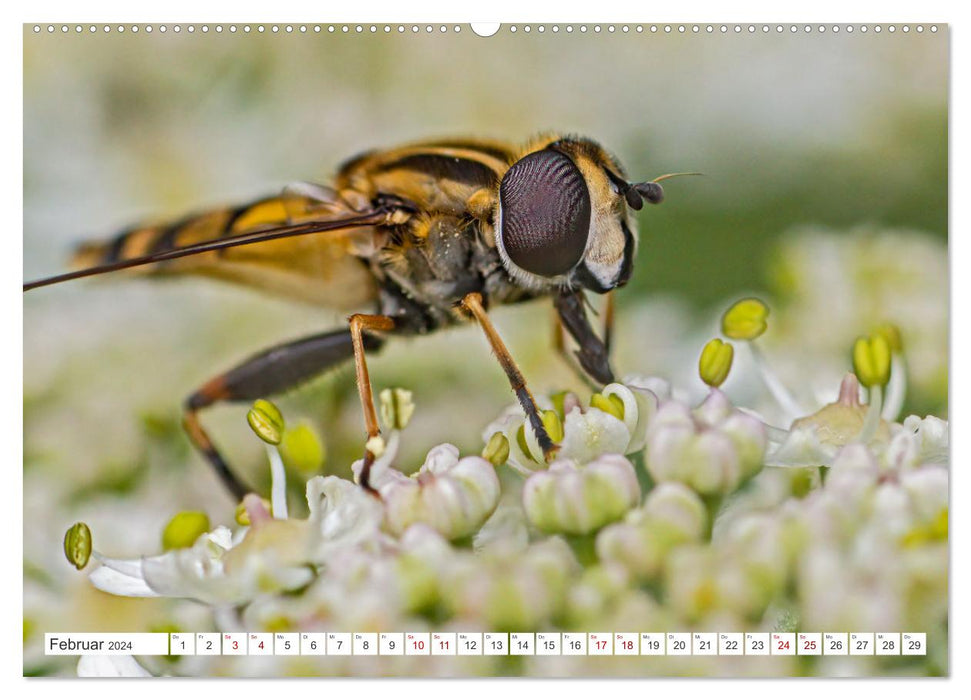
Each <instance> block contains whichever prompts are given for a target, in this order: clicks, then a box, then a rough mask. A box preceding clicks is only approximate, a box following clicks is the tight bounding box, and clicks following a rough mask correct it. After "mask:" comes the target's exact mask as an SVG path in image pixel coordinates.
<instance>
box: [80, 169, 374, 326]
mask: <svg viewBox="0 0 971 700" xmlns="http://www.w3.org/2000/svg"><path fill="white" fill-rule="evenodd" d="M314 188H316V189H314ZM362 218H366V217H365V216H362V212H359V211H355V210H353V209H352V208H350V206H349V205H348V204H347V203H346V202H344V201H343V200H341V199H340V198H338V197H337V196H336V194H334V193H333V192H332V191H330V190H327V189H326V188H318V187H316V186H309V185H308V186H301V187H298V188H296V189H289V190H285V191H284V192H283V194H281V195H280V196H278V197H270V198H266V199H262V200H259V201H257V202H252V203H249V204H246V205H243V206H239V207H227V208H224V209H216V210H212V211H207V212H203V213H200V214H196V215H193V216H189V217H187V218H185V219H182V220H181V221H178V222H175V223H171V224H164V225H158V226H144V227H136V228H133V229H130V230H127V231H124V232H122V233H120V234H119V235H117V236H115V237H114V238H113V239H111V240H108V241H105V242H93V243H84V244H82V245H81V246H80V247H79V248H78V250H77V252H76V254H75V256H74V259H73V261H72V262H73V264H74V266H75V267H76V268H92V267H98V266H105V265H111V264H115V263H120V262H123V261H134V260H135V259H139V258H142V259H144V258H147V257H151V256H159V255H161V256H165V255H167V254H177V252H178V251H181V250H185V251H187V252H188V250H189V249H191V248H193V247H194V246H195V247H199V246H205V245H206V244H207V243H209V242H220V241H225V242H229V241H230V240H231V239H234V238H237V239H239V238H242V237H248V236H249V235H250V234H253V237H254V238H257V239H262V238H264V237H270V238H271V240H260V241H259V242H253V243H247V244H245V245H238V246H235V247H225V248H220V249H216V250H207V251H204V252H198V253H195V254H192V255H186V256H185V257H178V258H172V259H166V260H163V261H161V262H153V263H151V264H146V265H140V266H138V267H132V268H131V269H130V271H131V273H133V274H148V275H156V276H162V275H164V276H171V275H186V274H191V275H203V276H207V277H213V278H217V279H222V280H226V281H229V282H234V283H237V284H243V285H246V286H249V287H253V288H256V289H260V290H263V291H267V292H271V293H274V294H278V295H282V296H285V297H288V298H291V299H297V300H301V301H307V302H311V303H315V304H320V305H323V306H328V307H331V308H337V309H344V308H353V307H358V306H360V305H361V304H363V303H365V302H367V301H369V300H372V299H373V298H374V297H375V294H376V289H375V283H374V279H373V277H372V275H371V274H370V271H369V269H368V266H367V264H366V262H365V261H364V260H363V259H362V258H367V257H368V256H369V255H370V254H371V253H372V252H373V251H374V249H375V248H376V247H378V246H380V239H381V236H382V234H381V232H380V229H379V228H378V227H377V226H376V225H374V223H373V222H371V223H365V224H362V223H360V221H361V220H362ZM343 221H347V222H348V224H347V225H346V226H342V225H341V222H343ZM352 222H353V223H352ZM302 225H305V226H306V227H308V229H310V230H312V229H313V228H314V227H317V226H318V225H319V226H320V227H321V228H323V227H326V226H332V228H330V229H329V230H323V231H320V232H311V233H310V234H308V235H286V232H287V231H288V230H293V229H299V228H300V227H301V226H302ZM277 232H279V233H277ZM274 235H279V236H280V237H278V238H272V237H273V236H274Z"/></svg>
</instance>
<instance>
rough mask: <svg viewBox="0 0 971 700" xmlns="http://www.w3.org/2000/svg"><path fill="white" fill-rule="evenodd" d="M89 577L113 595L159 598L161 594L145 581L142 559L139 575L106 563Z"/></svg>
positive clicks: (98, 586) (139, 564) (95, 584)
mask: <svg viewBox="0 0 971 700" xmlns="http://www.w3.org/2000/svg"><path fill="white" fill-rule="evenodd" d="M88 579H89V580H90V581H91V583H92V584H94V587H95V588H97V589H98V590H100V591H104V592H105V593H111V594H113V595H123V596H129V597H132V598H157V597H158V595H159V594H158V593H156V592H155V591H154V590H152V588H151V587H150V586H149V585H148V584H147V583H146V582H145V578H144V577H143V576H142V573H141V561H140V560H139V561H138V573H137V575H131V574H127V573H122V572H121V571H119V570H118V569H115V568H112V567H110V566H107V565H105V566H101V567H98V568H97V569H95V570H94V571H92V572H91V573H90V574H88Z"/></svg>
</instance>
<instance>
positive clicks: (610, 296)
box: [603, 291, 614, 357]
mask: <svg viewBox="0 0 971 700" xmlns="http://www.w3.org/2000/svg"><path fill="white" fill-rule="evenodd" d="M613 339H614V293H613V292H612V291H610V292H607V304H606V306H605V307H604V332H603V343H604V350H605V351H606V352H607V357H610V343H611V341H612V340H613Z"/></svg>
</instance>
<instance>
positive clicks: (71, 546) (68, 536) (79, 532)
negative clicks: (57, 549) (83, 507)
mask: <svg viewBox="0 0 971 700" xmlns="http://www.w3.org/2000/svg"><path fill="white" fill-rule="evenodd" d="M64 555H65V556H66V557H67V560H68V561H69V562H71V563H72V564H73V565H74V568H76V569H77V570H78V571H80V570H81V569H83V568H84V567H85V566H87V564H88V559H90V558H91V529H90V528H89V527H88V526H87V525H86V524H85V523H74V524H73V525H72V526H71V527H70V529H69V530H68V531H67V532H66V533H64Z"/></svg>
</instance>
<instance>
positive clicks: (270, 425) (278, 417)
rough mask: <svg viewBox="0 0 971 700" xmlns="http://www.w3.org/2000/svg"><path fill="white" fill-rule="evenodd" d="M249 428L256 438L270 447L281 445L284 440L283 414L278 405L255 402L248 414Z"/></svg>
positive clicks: (263, 400) (268, 402)
mask: <svg viewBox="0 0 971 700" xmlns="http://www.w3.org/2000/svg"><path fill="white" fill-rule="evenodd" d="M246 420H247V422H248V423H249V427H250V428H252V429H253V432H254V433H256V436H257V437H258V438H259V439H260V440H262V441H263V442H266V443H268V444H270V445H279V444H280V440H282V439H283V429H284V423H283V414H282V413H280V409H279V408H277V407H276V404H274V403H272V402H270V401H266V400H265V399H257V400H256V401H255V402H253V407H252V408H251V409H250V410H249V413H247V414H246Z"/></svg>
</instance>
